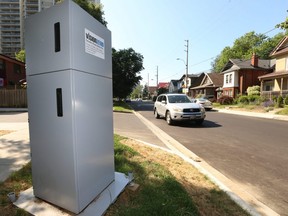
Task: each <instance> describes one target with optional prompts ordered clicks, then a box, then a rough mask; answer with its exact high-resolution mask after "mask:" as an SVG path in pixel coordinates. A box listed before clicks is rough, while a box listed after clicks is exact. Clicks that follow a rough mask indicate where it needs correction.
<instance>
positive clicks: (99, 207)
mask: <svg viewBox="0 0 288 216" xmlns="http://www.w3.org/2000/svg"><path fill="white" fill-rule="evenodd" d="M128 183H129V179H128V177H127V176H126V175H125V174H123V173H118V172H115V180H114V181H113V182H112V183H111V184H110V185H109V186H108V187H107V188H106V189H105V190H104V191H103V192H102V193H101V194H100V195H99V196H97V197H96V198H95V199H94V200H93V201H92V202H91V203H90V204H89V205H88V206H87V207H86V208H85V209H84V210H83V211H82V212H81V213H79V214H78V215H79V216H98V215H99V216H100V215H103V214H104V213H105V211H106V210H107V209H108V208H109V206H110V205H111V204H112V203H113V202H115V201H116V199H117V197H118V196H119V194H120V193H121V192H122V191H123V190H124V189H125V187H126V185H127V184H128ZM13 204H14V205H16V206H17V207H19V208H22V209H24V210H25V211H27V212H29V213H31V214H33V215H35V216H50V215H53V216H70V215H75V214H74V213H69V212H65V211H64V210H63V209H60V208H58V207H56V206H54V205H52V204H50V203H47V202H45V201H43V200H40V199H38V198H36V197H35V196H34V194H33V188H32V187H31V188H29V189H27V190H26V191H23V192H21V193H20V195H19V198H18V200H17V201H16V202H14V203H13Z"/></svg>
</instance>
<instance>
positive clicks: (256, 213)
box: [134, 111, 279, 216]
mask: <svg viewBox="0 0 288 216" xmlns="http://www.w3.org/2000/svg"><path fill="white" fill-rule="evenodd" d="M134 114H135V115H136V116H137V117H138V118H139V119H140V120H141V121H142V122H143V123H144V124H145V125H146V126H147V127H148V128H149V129H150V130H151V131H152V132H153V133H154V134H155V135H156V136H157V137H158V138H159V139H160V140H161V141H162V142H163V143H164V144H165V145H166V146H167V147H168V148H169V149H170V150H171V151H172V152H173V153H174V154H176V155H178V156H180V157H181V158H182V159H184V160H185V161H187V162H189V163H190V164H192V165H193V166H194V167H195V168H197V169H198V170H199V172H201V173H202V174H204V175H205V176H207V177H208V178H209V179H210V180H211V181H212V182H214V183H215V184H216V185H217V186H218V187H219V188H220V189H221V190H222V191H224V192H226V193H227V194H228V195H229V197H230V198H231V199H232V200H233V201H235V202H236V203H237V204H238V205H239V206H241V207H242V208H243V209H244V210H246V211H247V212H249V213H250V214H251V215H252V216H261V215H267V216H279V214H278V213H276V212H275V211H273V210H272V209H271V208H269V207H268V206H266V205H265V204H264V203H262V202H260V201H259V200H257V199H256V198H255V197H253V196H252V195H251V194H249V193H248V192H246V191H244V190H242V189H239V187H237V185H235V183H233V182H232V181H231V180H230V179H228V178H227V177H225V176H224V175H223V174H222V173H220V172H219V171H217V170H216V169H214V168H213V167H211V166H210V165H209V164H208V163H206V162H205V161H204V160H203V159H201V158H200V157H198V156H197V155H196V154H194V153H193V152H192V151H190V150H189V149H187V148H186V147H184V146H183V145H182V144H181V143H179V142H178V141H176V140H175V139H174V138H172V137H171V136H169V135H168V134H166V133H165V132H164V131H162V130H161V129H160V128H158V127H157V126H155V125H154V124H153V123H151V122H150V121H149V120H147V119H146V118H145V117H143V116H142V115H141V114H140V113H138V112H136V111H134ZM143 143H144V142H143ZM144 144H145V143H144ZM150 146H153V145H152V144H150ZM227 185H229V186H227ZM235 191H236V192H235ZM240 194H241V196H240Z"/></svg>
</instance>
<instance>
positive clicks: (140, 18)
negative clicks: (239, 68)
mask: <svg viewBox="0 0 288 216" xmlns="http://www.w3.org/2000/svg"><path fill="white" fill-rule="evenodd" d="M100 2H101V4H102V5H103V11H104V18H105V20H106V21H107V22H108V25H107V27H108V29H109V30H110V31H111V33H112V46H113V47H114V48H115V49H116V50H119V49H128V48H133V49H134V50H135V52H137V53H140V54H141V55H143V57H144V59H143V66H144V68H145V69H144V70H142V71H141V73H140V75H141V76H142V78H143V79H142V81H141V84H143V85H145V84H149V86H156V80H157V79H156V77H157V67H158V82H170V80H172V79H174V80H178V79H180V78H181V77H182V75H184V74H185V73H186V66H185V65H186V55H187V52H186V50H187V47H186V45H187V42H186V40H188V41H189V43H188V73H189V74H199V73H201V72H210V71H211V63H212V62H213V60H214V59H215V57H216V56H217V55H219V54H220V53H221V51H222V50H223V49H224V48H225V47H226V46H230V47H231V46H233V43H234V41H235V40H236V39H238V38H240V37H241V36H243V35H245V34H246V33H248V32H251V31H254V32H255V33H257V34H260V33H261V34H265V35H266V36H268V37H273V36H274V35H276V34H277V33H279V32H283V31H282V30H280V29H274V28H275V25H276V24H278V23H281V22H283V21H285V19H286V17H287V16H288V12H287V10H288V1H287V0H177V1H176V0H101V1H100ZM273 29H274V30H273ZM177 58H180V60H176V59H177Z"/></svg>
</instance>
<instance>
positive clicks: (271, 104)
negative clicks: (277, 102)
mask: <svg viewBox="0 0 288 216" xmlns="http://www.w3.org/2000/svg"><path fill="white" fill-rule="evenodd" d="M263 106H264V107H274V101H273V100H269V99H268V100H265V101H264V102H263Z"/></svg>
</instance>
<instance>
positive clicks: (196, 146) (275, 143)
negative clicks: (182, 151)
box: [131, 102, 288, 215]
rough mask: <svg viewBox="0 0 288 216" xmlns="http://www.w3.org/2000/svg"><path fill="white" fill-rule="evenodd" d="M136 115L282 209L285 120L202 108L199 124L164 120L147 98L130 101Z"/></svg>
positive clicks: (287, 183)
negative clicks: (205, 111) (141, 100)
mask: <svg viewBox="0 0 288 216" xmlns="http://www.w3.org/2000/svg"><path fill="white" fill-rule="evenodd" d="M131 105H132V106H133V107H134V109H135V110H136V111H138V112H139V113H140V114H141V115H143V116H144V117H145V118H147V119H148V120H149V121H151V122H152V123H153V124H155V125H156V126H157V127H159V128H161V129H162V130H163V131H165V132H166V133H167V134H169V135H170V136H172V137H173V138H174V139H176V140H177V141H179V142H180V143H182V144H183V145H184V146H185V147H186V148H188V149H190V150H191V151H192V152H194V153H195V154H197V155H198V156H199V157H201V158H203V159H204V160H205V161H206V162H207V163H209V164H210V165H211V166H212V167H214V168H215V169H217V170H218V171H220V172H221V173H223V174H224V175H225V176H226V177H228V178H229V179H231V180H232V181H234V182H237V184H239V185H241V186H242V187H243V188H244V189H245V190H246V191H249V193H251V194H253V195H254V196H255V197H256V198H257V199H258V200H260V201H261V202H263V203H264V204H265V205H267V206H269V207H270V208H271V209H273V210H274V211H276V212H277V213H279V214H280V215H288V169H287V164H288V122H287V121H279V120H271V119H262V118H253V117H246V116H239V115H231V114H224V113H218V112H215V111H214V112H213V111H210V112H207V117H206V120H205V121H204V123H203V125H202V126H197V125H195V124H193V123H192V124H191V123H190V124H187V123H185V124H177V125H175V126H169V125H167V123H166V122H165V120H164V119H155V118H154V116H153V112H152V110H153V104H152V103H148V102H142V103H139V102H132V103H131Z"/></svg>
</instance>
